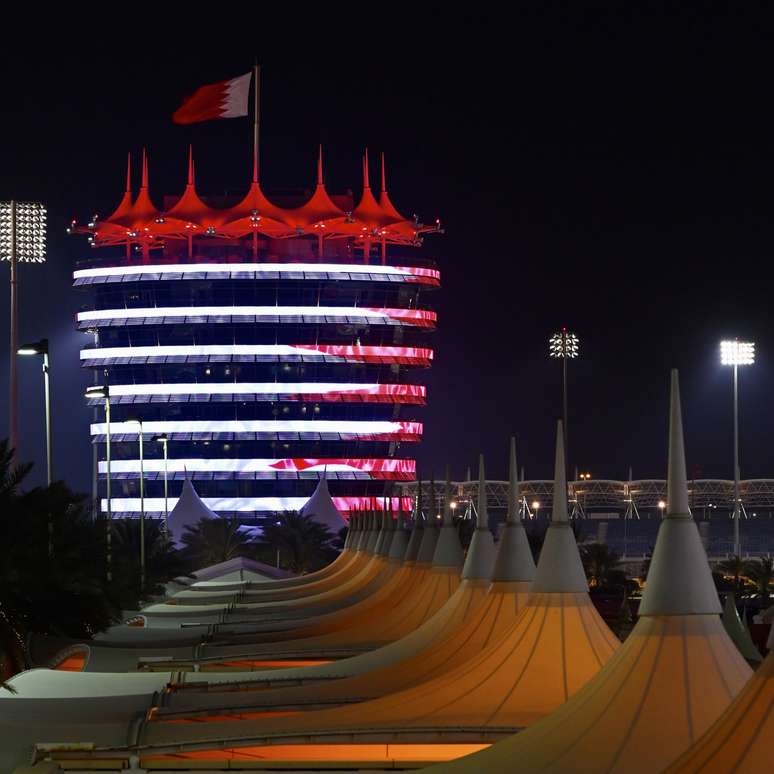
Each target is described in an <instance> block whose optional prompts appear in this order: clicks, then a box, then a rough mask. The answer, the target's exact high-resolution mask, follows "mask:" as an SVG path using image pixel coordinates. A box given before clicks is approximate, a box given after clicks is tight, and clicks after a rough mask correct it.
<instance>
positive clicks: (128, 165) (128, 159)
mask: <svg viewBox="0 0 774 774" xmlns="http://www.w3.org/2000/svg"><path fill="white" fill-rule="evenodd" d="M126 193H128V194H131V193H132V154H131V153H127V154H126Z"/></svg>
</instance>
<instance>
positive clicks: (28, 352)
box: [16, 347, 38, 355]
mask: <svg viewBox="0 0 774 774" xmlns="http://www.w3.org/2000/svg"><path fill="white" fill-rule="evenodd" d="M16 354H17V355H37V354H38V350H37V349H32V348H31V347H19V349H17V350H16Z"/></svg>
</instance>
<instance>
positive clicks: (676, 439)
mask: <svg viewBox="0 0 774 774" xmlns="http://www.w3.org/2000/svg"><path fill="white" fill-rule="evenodd" d="M666 517H667V518H668V519H674V518H683V519H686V518H687V519H690V518H691V509H690V508H689V506H688V476H687V475H686V472H685V445H684V443H683V417H682V412H681V410H680V382H679V377H678V374H677V369H676V368H674V369H672V385H671V394H670V398H669V473H668V479H667V511H666Z"/></svg>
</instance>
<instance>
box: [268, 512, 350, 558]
mask: <svg viewBox="0 0 774 774" xmlns="http://www.w3.org/2000/svg"><path fill="white" fill-rule="evenodd" d="M261 529H262V536H261V542H262V543H263V544H264V545H270V546H272V547H273V548H274V549H279V550H280V552H281V555H282V557H283V559H284V560H285V564H286V565H287V566H288V567H289V568H290V569H291V570H292V571H293V572H296V573H304V572H309V571H310V570H313V569H316V568H318V567H320V566H322V565H324V564H327V563H328V562H329V561H331V559H333V557H334V556H335V554H336V551H335V549H334V548H333V545H332V543H333V541H334V540H335V539H336V536H335V535H334V534H333V533H332V532H331V531H330V530H329V529H328V528H327V527H326V526H325V525H323V524H320V523H319V522H316V521H314V520H313V519H310V518H308V517H307V516H302V515H301V514H300V513H297V512H296V511H287V512H285V513H281V514H279V515H277V516H274V517H266V518H265V519H264V520H263V521H262V524H261Z"/></svg>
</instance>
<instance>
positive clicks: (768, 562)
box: [745, 556, 774, 605]
mask: <svg viewBox="0 0 774 774" xmlns="http://www.w3.org/2000/svg"><path fill="white" fill-rule="evenodd" d="M745 574H746V575H747V577H748V578H749V579H750V580H751V581H752V582H753V583H754V584H755V588H756V590H757V593H758V595H759V596H760V597H761V599H762V600H763V604H764V605H768V603H769V599H770V598H771V591H770V589H771V587H772V585H774V560H772V558H771V557H770V556H761V557H759V558H758V559H752V560H750V561H749V562H747V563H746V572H745Z"/></svg>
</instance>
